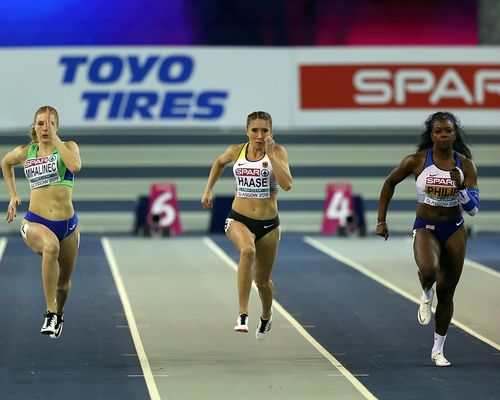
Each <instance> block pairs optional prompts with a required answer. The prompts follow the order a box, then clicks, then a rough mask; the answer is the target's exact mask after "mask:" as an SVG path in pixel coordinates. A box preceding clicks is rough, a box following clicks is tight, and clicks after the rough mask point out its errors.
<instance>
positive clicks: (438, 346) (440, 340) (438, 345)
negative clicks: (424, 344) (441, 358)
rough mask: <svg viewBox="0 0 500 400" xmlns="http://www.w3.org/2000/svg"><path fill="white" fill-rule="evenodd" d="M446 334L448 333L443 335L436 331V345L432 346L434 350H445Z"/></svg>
mask: <svg viewBox="0 0 500 400" xmlns="http://www.w3.org/2000/svg"><path fill="white" fill-rule="evenodd" d="M446 336H447V335H444V336H441V335H439V334H437V333H436V332H434V346H432V352H435V351H440V352H441V353H442V352H443V348H444V341H445V340H446Z"/></svg>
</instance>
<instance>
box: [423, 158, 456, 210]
mask: <svg viewBox="0 0 500 400" xmlns="http://www.w3.org/2000/svg"><path fill="white" fill-rule="evenodd" d="M453 156H454V158H455V166H456V167H457V168H458V170H459V171H460V177H461V181H462V182H463V180H464V173H463V171H462V161H461V160H460V155H459V153H457V152H456V151H454V152H453ZM416 185H417V200H418V202H419V203H424V204H429V205H431V206H437V207H456V206H457V205H458V204H459V193H458V189H457V188H456V187H455V184H454V182H453V179H451V177H450V171H449V170H444V169H440V168H438V167H437V166H436V165H435V164H434V161H433V159H432V148H430V149H428V150H427V154H426V156H425V164H424V168H423V170H422V172H421V173H420V174H419V175H418V176H417V179H416Z"/></svg>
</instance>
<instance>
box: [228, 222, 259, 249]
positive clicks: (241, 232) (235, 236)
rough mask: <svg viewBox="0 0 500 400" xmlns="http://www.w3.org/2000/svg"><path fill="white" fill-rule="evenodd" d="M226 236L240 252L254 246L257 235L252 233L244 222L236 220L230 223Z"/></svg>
mask: <svg viewBox="0 0 500 400" xmlns="http://www.w3.org/2000/svg"><path fill="white" fill-rule="evenodd" d="M226 236H227V237H228V239H229V240H230V241H231V242H232V243H233V244H234V246H235V247H236V248H237V249H238V250H241V249H242V248H244V247H247V246H253V241H254V240H255V235H254V234H253V233H252V232H250V229H248V228H247V227H246V226H245V224H243V223H242V222H240V221H235V220H232V221H231V222H230V223H229V226H228V227H227V231H226Z"/></svg>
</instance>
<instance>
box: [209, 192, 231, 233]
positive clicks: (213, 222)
mask: <svg viewBox="0 0 500 400" xmlns="http://www.w3.org/2000/svg"><path fill="white" fill-rule="evenodd" d="M233 198H234V197H233V196H215V198H214V200H213V204H212V214H211V217H210V226H209V228H208V232H209V233H224V224H225V222H226V218H227V215H228V214H229V211H231V204H232V203H233Z"/></svg>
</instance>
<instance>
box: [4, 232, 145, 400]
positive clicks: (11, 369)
mask: <svg viewBox="0 0 500 400" xmlns="http://www.w3.org/2000/svg"><path fill="white" fill-rule="evenodd" d="M0 293H1V296H2V300H1V301H0V312H1V315H2V316H3V327H2V329H1V331H0V382H1V384H0V398H1V399H50V400H57V399H61V400H63V399H64V400H67V399H73V400H80V399H82V400H83V399H85V400H87V399H121V400H128V399H131V400H132V399H147V398H149V395H148V391H147V388H146V384H145V382H144V379H143V378H142V377H134V376H138V375H141V374H142V371H141V367H140V364H139V360H138V358H137V356H136V355H135V348H134V344H133V342H132V339H131V336H130V332H129V330H128V327H127V326H126V319H125V316H124V313H123V308H122V306H121V303H120V299H119V297H118V294H117V291H116V288H115V286H114V283H113V279H112V276H111V273H110V270H109V266H108V265H107V263H106V259H105V257H104V253H103V250H102V247H101V245H100V238H98V237H92V236H85V235H82V241H81V247H80V256H79V260H78V263H77V266H76V270H75V272H74V275H73V290H72V292H71V294H70V296H69V299H68V303H67V306H66V313H65V318H64V319H65V325H64V330H63V333H62V335H61V337H60V338H59V339H58V340H53V339H50V338H49V337H48V336H45V335H41V334H40V327H41V325H42V322H43V313H44V312H45V305H44V297H43V289H42V284H41V272H40V257H39V256H37V255H35V254H33V253H31V251H30V250H29V249H28V248H27V247H26V245H25V244H24V243H23V241H22V239H21V238H20V237H9V238H8V243H7V247H6V250H5V253H4V255H3V257H2V259H1V260H0Z"/></svg>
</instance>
